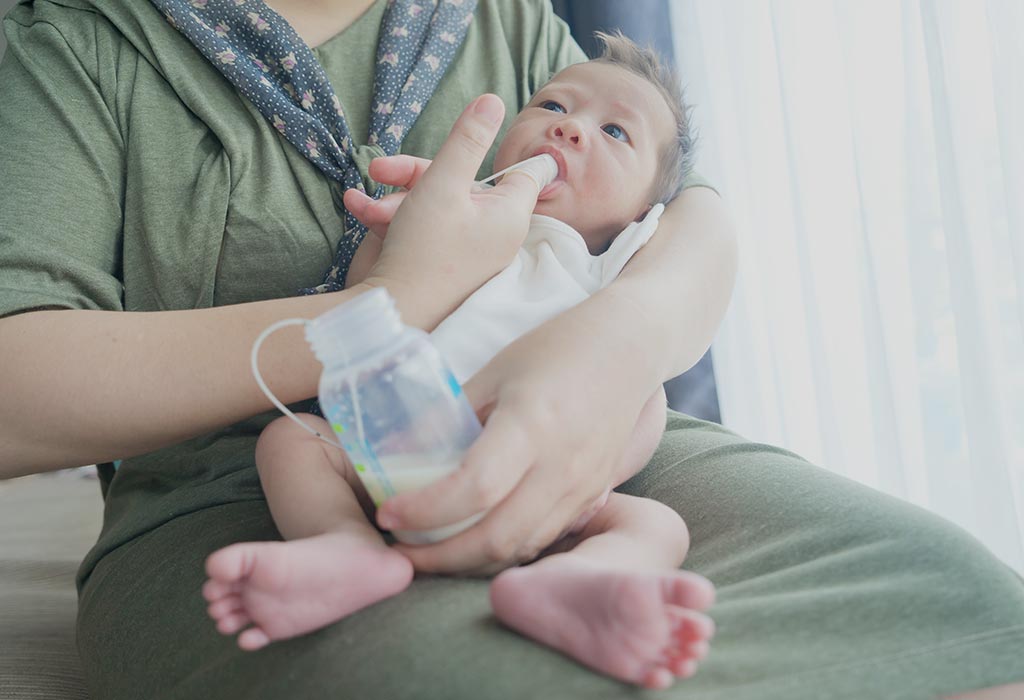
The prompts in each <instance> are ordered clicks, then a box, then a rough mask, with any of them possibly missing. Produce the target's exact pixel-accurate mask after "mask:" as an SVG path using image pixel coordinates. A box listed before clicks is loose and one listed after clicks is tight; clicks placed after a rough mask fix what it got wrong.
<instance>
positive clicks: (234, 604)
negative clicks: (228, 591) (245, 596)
mask: <svg viewBox="0 0 1024 700" xmlns="http://www.w3.org/2000/svg"><path fill="white" fill-rule="evenodd" d="M244 610H245V604H244V603H243V602H242V597H241V596H237V595H229V596H225V597H223V598H220V599H218V600H215V601H213V602H212V603H210V604H209V605H207V606H206V613H207V614H208V615H209V616H210V617H212V618H213V619H214V620H219V619H221V618H222V617H225V616H227V615H230V614H232V613H237V612H242V611H244Z"/></svg>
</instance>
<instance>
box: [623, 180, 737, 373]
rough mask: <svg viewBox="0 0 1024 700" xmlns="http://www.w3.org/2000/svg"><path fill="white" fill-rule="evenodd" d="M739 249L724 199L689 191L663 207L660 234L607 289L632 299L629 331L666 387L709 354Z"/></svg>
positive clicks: (707, 191)
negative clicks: (642, 342)
mask: <svg viewBox="0 0 1024 700" xmlns="http://www.w3.org/2000/svg"><path fill="white" fill-rule="evenodd" d="M736 265H737V250H736V237H735V232H734V231H733V227H732V222H731V220H730V218H729V215H728V212H727V211H726V209H725V206H724V205H723V204H722V200H721V199H720V198H719V196H718V195H717V194H716V193H715V191H714V190H711V189H709V188H707V187H690V188H687V189H685V190H683V192H682V193H681V194H680V195H679V196H678V197H677V198H676V199H674V200H673V201H672V202H670V203H669V205H668V206H667V207H666V208H665V212H664V213H663V214H662V216H661V219H660V221H659V224H658V230H657V231H656V232H655V234H654V235H653V236H652V237H651V240H650V241H648V242H647V244H646V245H645V246H643V247H642V248H640V250H639V251H637V253H636V255H634V256H633V257H632V259H631V260H630V261H629V263H628V264H627V265H626V267H625V268H623V271H622V273H621V274H620V275H619V277H618V278H617V279H616V280H615V281H613V282H612V283H611V285H609V287H608V289H609V290H611V291H612V293H613V294H615V295H616V296H619V297H621V298H623V299H628V300H631V301H632V302H633V303H634V304H635V305H636V316H637V318H635V319H633V321H632V322H630V321H629V319H625V318H624V319H622V322H623V323H627V324H628V325H627V326H625V327H626V328H632V332H635V333H640V334H641V335H643V336H644V337H645V338H646V339H647V347H648V355H649V360H648V361H649V362H652V363H653V367H652V369H654V371H656V372H657V375H658V377H657V378H656V380H655V381H658V382H663V381H666V380H668V379H670V378H672V377H675V376H677V375H679V374H682V373H683V372H685V371H686V370H688V369H690V368H691V367H693V365H695V364H696V363H697V361H698V360H699V359H700V358H701V357H702V356H703V355H704V353H705V352H706V351H707V349H708V347H710V345H711V340H712V338H713V337H714V335H715V332H716V331H717V329H718V325H719V324H720V323H721V321H722V317H723V316H724V315H725V311H726V308H727V307H728V305H729V298H730V297H731V295H732V288H733V283H734V281H735V279H736Z"/></svg>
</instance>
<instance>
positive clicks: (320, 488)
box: [203, 35, 714, 688]
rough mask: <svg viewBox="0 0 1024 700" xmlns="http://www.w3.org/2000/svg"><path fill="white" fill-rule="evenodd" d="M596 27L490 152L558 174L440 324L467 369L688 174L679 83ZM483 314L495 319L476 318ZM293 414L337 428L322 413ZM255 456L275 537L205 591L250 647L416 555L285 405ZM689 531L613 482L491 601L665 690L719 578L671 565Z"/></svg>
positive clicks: (218, 565) (282, 634) (592, 266)
mask: <svg viewBox="0 0 1024 700" xmlns="http://www.w3.org/2000/svg"><path fill="white" fill-rule="evenodd" d="M599 37H600V38H601V39H602V41H603V42H604V44H605V48H604V53H603V54H602V56H600V57H599V58H597V59H594V60H592V61H589V62H586V63H581V64H577V65H574V66H570V67H569V68H566V69H565V70H563V71H561V72H559V73H558V74H557V75H555V76H554V77H553V78H552V79H551V80H550V81H549V82H548V83H547V84H545V85H544V86H543V87H542V88H541V89H540V90H539V91H537V93H536V94H535V95H534V97H533V99H532V100H531V101H530V103H529V104H528V105H527V106H526V107H525V108H524V109H523V110H522V111H521V112H520V113H519V114H518V115H517V116H516V118H515V120H514V121H513V123H512V126H511V128H510V129H509V131H508V133H507V134H506V135H505V138H504V139H503V141H502V143H501V145H500V147H499V149H498V153H497V155H496V157H495V170H496V171H497V170H501V169H503V168H506V167H507V166H509V165H512V164H514V163H517V162H519V161H522V160H525V159H527V158H529V157H531V156H535V155H537V154H540V153H548V154H550V155H551V156H552V157H553V158H554V160H555V162H556V163H557V165H558V175H557V177H556V178H555V180H554V181H552V182H551V183H550V184H548V185H547V186H545V187H544V188H543V189H542V190H541V192H540V195H539V197H538V200H537V206H536V209H535V210H534V211H535V216H534V219H533V222H532V225H531V230H530V233H529V234H528V237H527V239H526V242H525V243H524V245H523V249H522V251H521V252H520V255H519V257H518V258H517V260H516V261H515V262H514V263H513V264H512V265H510V266H509V268H507V269H506V270H504V271H503V272H501V273H499V274H498V275H497V276H495V277H494V278H493V279H492V280H490V281H489V282H488V283H487V284H485V285H484V286H483V287H481V288H480V289H479V290H478V291H477V292H475V293H474V294H473V295H472V296H470V298H469V299H467V300H466V302H465V303H464V304H463V305H462V306H461V307H460V308H459V309H457V310H456V311H455V312H454V313H453V314H452V315H451V316H450V317H449V318H448V319H446V320H445V321H444V322H443V323H442V324H441V325H440V326H439V327H438V328H437V329H436V330H435V332H434V340H435V342H436V344H437V345H438V347H439V349H440V350H441V353H442V356H444V357H445V358H446V359H447V360H448V361H449V364H451V365H452V367H453V371H454V372H455V374H456V377H457V378H458V379H459V380H460V381H464V380H465V379H467V378H468V377H469V376H472V374H473V373H475V372H476V370H477V369H479V367H480V366H482V365H483V364H485V363H486V362H487V361H488V360H489V359H490V358H491V357H492V356H493V355H494V354H496V353H497V352H498V351H499V350H500V349H501V348H502V347H503V346H504V345H505V344H507V343H509V342H511V341H512V340H514V339H515V337H518V336H519V335H522V334H523V333H526V332H527V331H529V330H530V329H531V328H533V327H535V326H536V325H539V324H540V323H542V322H543V321H544V320H546V319H547V318H549V317H551V316H553V315H555V314H557V313H559V312H560V311H562V310H564V309H566V308H568V307H570V306H572V305H573V304H575V303H578V302H579V301H581V300H582V299H583V298H585V297H586V296H587V295H588V294H591V293H593V292H594V291H596V290H597V289H599V288H600V287H602V286H604V285H605V284H607V283H608V282H610V281H611V279H613V278H614V277H615V275H617V274H618V272H619V271H620V270H621V269H622V267H623V266H624V265H625V264H626V262H627V261H628V259H629V257H630V256H631V255H632V254H633V253H634V252H635V251H636V249H637V248H639V247H640V246H641V245H643V243H644V242H646V240H647V239H648V238H649V237H650V235H651V233H653V231H654V228H655V226H656V225H657V217H658V215H659V214H660V212H661V210H662V206H661V204H660V203H661V202H667V201H669V200H671V199H672V198H673V197H675V196H676V195H677V194H678V193H679V191H680V190H681V189H682V183H683V179H684V177H685V175H686V172H687V171H688V169H689V162H690V159H691V144H690V138H689V130H688V124H687V114H686V108H685V107H684V105H683V103H682V98H681V94H680V89H679V87H678V83H677V81H676V80H675V78H674V76H673V74H672V73H671V71H669V70H668V69H666V68H665V67H664V66H663V65H662V64H661V63H660V61H659V60H658V58H657V57H656V56H655V55H654V54H652V53H651V52H649V51H646V50H641V49H639V48H638V47H636V46H635V45H634V44H632V43H631V42H630V41H629V40H627V39H625V38H623V37H621V36H609V35H599ZM364 248H365V250H369V251H372V250H373V246H372V245H370V246H363V247H361V248H360V253H361V254H360V255H358V256H357V259H356V260H354V261H353V265H352V269H351V270H350V272H349V283H350V284H351V283H354V282H356V281H358V280H360V279H362V278H363V276H365V273H366V270H368V269H369V267H370V266H371V265H372V263H373V259H372V258H373V254H372V252H371V253H369V254H368V253H366V252H364ZM538 301H540V302H543V303H538ZM499 309H500V310H501V312H500V313H499ZM484 322H486V323H485V325H487V326H488V327H490V328H493V329H497V330H495V331H494V332H493V333H486V332H481V330H480V329H481V327H482V326H481V324H484ZM467 336H468V337H469V339H470V340H471V341H472V342H466V339H467ZM476 336H480V337H479V338H478V337H476ZM478 339H479V341H480V342H477V340H478ZM460 340H461V342H460ZM467 348H468V350H467ZM302 419H303V420H304V421H305V422H307V423H309V424H310V425H311V426H312V427H314V428H316V429H317V430H319V431H320V432H321V433H323V434H330V427H329V426H328V425H327V423H326V422H325V421H323V419H321V418H317V417H314V416H310V415H305V416H302ZM652 420H653V423H652ZM659 421H660V427H659V428H658V429H657V430H652V429H651V426H652V425H659ZM645 425H646V427H647V429H646V430H644V429H643V427H644V426H645ZM663 427H664V395H663V393H662V392H660V391H659V392H658V394H657V395H656V396H655V397H653V398H652V400H651V401H649V402H648V405H647V406H646V407H645V408H644V411H643V413H642V414H641V418H640V420H639V422H638V424H637V427H636V428H635V430H634V434H633V437H632V441H631V444H630V445H629V446H628V449H627V450H626V453H625V459H626V461H627V462H628V463H627V464H625V465H624V468H623V469H622V470H621V473H623V474H634V473H636V472H638V471H639V470H640V469H641V468H643V466H644V465H645V464H646V462H647V461H648V459H649V458H650V456H651V454H652V453H653V451H654V449H655V447H656V446H657V438H659V437H660V430H662V429H663ZM256 464H257V467H258V469H259V474H260V479H261V481H262V484H263V489H264V491H265V493H266V496H267V501H268V503H269V505H270V510H271V513H272V514H273V517H274V522H275V524H276V525H277V527H278V530H279V531H280V532H281V534H282V536H283V537H284V539H285V541H284V542H248V543H240V544H235V545H231V546H229V547H225V548H224V549H221V550H219V551H217V552H214V553H213V554H212V555H210V557H209V559H208V560H207V563H206V569H207V573H208V575H209V580H208V581H207V583H206V584H205V586H204V588H203V594H204V596H205V597H206V599H207V601H208V602H209V614H210V616H211V617H213V618H214V620H216V623H217V629H218V630H219V631H220V632H222V633H223V634H235V633H238V632H241V633H240V634H239V636H238V644H239V646H240V647H242V648H243V649H249V650H254V649H259V648H260V647H262V646H264V645H266V644H268V643H269V642H271V641H273V640H279V639H285V638H288V637H293V636H296V635H299V634H303V633H305V632H309V631H312V630H315V629H318V628H320V627H323V626H325V625H328V624H330V623H332V622H335V621H337V620H340V619H341V618H343V617H345V616H347V615H349V614H351V613H353V612H355V611H357V610H359V609H361V608H363V607H366V606H368V605H372V604H373V603H376V602H378V601H380V600H383V599H385V598H388V597H391V596H394V595H397V594H398V593H400V592H401V591H402V590H404V589H405V588H406V587H407V586H408V585H409V583H410V581H411V580H412V576H413V569H412V565H411V563H410V562H409V560H408V559H406V558H405V557H404V556H403V555H402V554H401V553H399V552H398V551H396V550H394V549H391V548H390V547H388V545H387V543H386V542H385V540H384V538H383V536H382V535H381V533H380V531H378V530H377V529H376V527H375V526H374V525H373V524H372V523H373V506H372V504H371V503H370V501H369V499H368V498H367V495H366V493H365V490H364V489H363V487H362V485H361V483H360V481H359V479H358V478H357V476H356V474H355V472H354V470H353V469H352V465H351V463H350V462H349V460H348V459H347V457H346V455H345V453H344V451H343V450H341V449H332V448H330V447H329V446H327V445H325V444H324V443H323V442H320V441H319V440H317V438H316V437H314V436H312V435H311V434H309V433H308V432H306V431H304V430H302V429H301V427H299V426H297V425H295V424H294V423H292V422H291V421H290V420H289V419H287V418H280V419H278V420H276V421H274V422H273V423H271V424H270V425H269V426H267V428H266V430H265V431H264V432H263V434H262V435H261V436H260V439H259V443H258V444H257V448H256ZM688 546H689V536H688V532H687V529H686V526H685V524H684V523H683V521H682V519H680V518H679V516H678V515H677V514H676V513H675V512H674V511H673V510H671V509H670V508H668V507H667V506H664V505H662V504H660V503H658V502H656V501H652V500H647V499H642V498H636V497H632V496H627V495H625V494H620V493H615V492H611V493H609V494H606V495H605V496H604V497H602V499H599V502H597V503H595V504H594V506H593V507H592V508H591V510H590V511H589V512H588V513H587V514H586V516H585V517H583V518H581V519H580V520H579V521H577V523H576V524H575V525H574V527H573V529H572V530H571V532H570V533H569V534H568V535H567V536H566V537H563V539H562V540H560V541H559V542H557V543H556V544H555V545H554V546H552V547H551V548H550V549H549V550H548V551H547V552H546V556H542V557H540V558H538V559H537V560H535V561H534V562H532V563H530V564H528V565H525V566H520V567H516V568H512V569H508V570H506V571H504V572H502V573H501V574H499V575H498V576H497V577H496V578H495V579H494V581H493V582H492V584H491V601H492V606H493V609H494V612H495V615H496V616H497V617H498V618H499V619H500V620H501V621H502V622H503V623H504V624H505V625H507V626H509V627H511V628H512V629H515V630H517V631H518V632H520V633H522V634H524V635H526V636H528V637H531V638H533V639H535V640H538V641H540V642H542V643H544V644H547V645H549V646H551V647H553V648H555V649H558V650H559V651H561V652H563V653H565V654H567V655H569V656H570V657H572V658H574V659H576V660H577V661H579V662H581V663H583V664H585V665H587V666H589V667H591V668H593V669H596V670H597V671H599V672H601V673H604V674H607V675H609V676H611V677H614V678H617V679H619V680H622V681H626V682H629V683H634V684H637V685H641V686H644V687H647V688H667V687H669V686H670V685H671V684H672V683H673V681H674V679H675V678H676V677H688V676H690V675H692V674H693V673H695V672H696V668H697V663H698V661H699V660H701V659H702V658H703V657H704V656H705V654H706V653H707V650H708V641H709V640H710V638H711V636H712V634H713V623H712V622H711V620H710V618H708V617H707V616H706V615H705V614H703V613H702V612H700V611H701V610H704V609H706V608H707V607H708V606H710V604H711V602H712V600H713V598H714V591H713V588H712V587H711V584H710V583H709V582H708V581H707V580H706V579H704V578H702V577H700V576H697V575H695V574H691V573H687V572H682V571H679V569H678V567H679V566H680V565H681V564H682V562H683V559H684V557H685V555H686V552H687V549H688Z"/></svg>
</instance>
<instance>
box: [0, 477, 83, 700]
mask: <svg viewBox="0 0 1024 700" xmlns="http://www.w3.org/2000/svg"><path fill="white" fill-rule="evenodd" d="M87 474H88V472H83V471H69V472H61V473H57V474H49V475H41V476H31V477H22V478H20V479H12V480H10V481H2V482H0V650H2V651H0V700H15V699H16V700H29V699H31V700H35V699H37V698H38V699H40V700H42V699H43V698H45V699H46V700H70V699H75V700H78V699H81V698H85V697H86V694H85V687H84V684H83V682H82V669H81V665H80V663H79V661H78V654H77V652H76V651H75V639H74V621H75V611H76V606H77V603H76V596H75V587H74V577H75V571H76V570H77V569H78V563H79V562H80V561H81V559H82V557H83V556H84V555H85V553H86V552H87V551H88V549H89V547H91V546H92V544H93V542H94V541H95V540H96V536H97V535H98V534H99V530H100V523H101V516H102V507H103V505H102V500H101V498H100V488H99V482H98V481H97V480H96V479H95V477H90V476H87Z"/></svg>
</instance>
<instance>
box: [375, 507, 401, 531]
mask: <svg viewBox="0 0 1024 700" xmlns="http://www.w3.org/2000/svg"><path fill="white" fill-rule="evenodd" d="M377 524H378V525H380V526H381V527H382V528H384V529H385V530H391V529H394V527H395V526H396V525H398V520H396V519H395V516H393V515H391V514H389V513H381V512H380V511H378V512H377Z"/></svg>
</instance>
